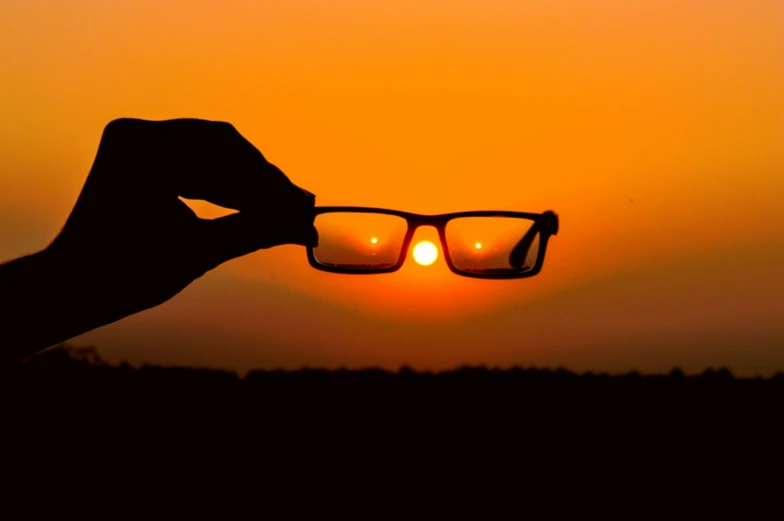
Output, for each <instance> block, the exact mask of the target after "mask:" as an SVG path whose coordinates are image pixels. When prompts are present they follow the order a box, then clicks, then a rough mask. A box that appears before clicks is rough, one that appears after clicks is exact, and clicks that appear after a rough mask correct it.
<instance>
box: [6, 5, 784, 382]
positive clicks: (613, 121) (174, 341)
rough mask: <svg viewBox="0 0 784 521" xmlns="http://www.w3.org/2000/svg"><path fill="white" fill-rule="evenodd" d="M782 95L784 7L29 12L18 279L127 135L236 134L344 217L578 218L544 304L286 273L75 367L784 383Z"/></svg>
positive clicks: (18, 164)
mask: <svg viewBox="0 0 784 521" xmlns="http://www.w3.org/2000/svg"><path fill="white" fill-rule="evenodd" d="M782 93H784V2H781V1H780V0H689V1H685V0H656V1H641V0H625V1H620V0H615V1H612V0H584V1H577V0H571V1H569V0H564V1H545V0H531V1H525V2H523V1H519V0H449V1H447V0H397V1H394V2H391V1H389V0H274V1H258V0H223V1H221V2H215V1H207V0H192V1H189V2H182V1H174V0H132V1H131V0H128V1H119V0H71V1H68V2H65V1H60V0H3V1H2V2H0V261H2V260H8V259H11V258H14V257H17V256H20V255H23V254H25V253H32V252H34V251H37V250H40V249H41V248H43V247H45V246H46V245H47V244H48V243H49V242H50V241H51V240H52V239H53V238H54V236H55V235H56V234H57V232H58V231H59V229H60V227H61V226H62V224H63V223H64V222H65V219H66V217H67V216H68V214H69V212H70V209H71V208H72V206H73V204H74V202H75V201H76V197H77V195H78V193H79V191H80V189H81V187H82V184H83V183H84V180H85V177H86V175H87V173H88V171H89V169H90V166H91V164H92V160H93V157H94V155H95V152H96V149H97V145H98V141H99V138H100V135H101V132H102V129H103V127H104V125H105V124H106V123H108V122H109V121H110V120H112V119H115V118H118V117H123V116H127V117H138V118H146V119H169V118H176V117H195V118H204V119H212V120H222V121H229V122H231V123H232V124H234V126H235V127H236V128H237V129H238V130H239V131H240V132H241V133H242V134H243V135H244V136H245V137H247V138H248V139H249V140H250V141H251V142H252V143H253V144H254V145H256V146H257V147H258V148H259V149H260V150H261V151H262V153H263V154H264V155H265V156H266V157H267V159H269V160H270V161H271V162H273V163H275V164H276V165H278V166H279V167H280V168H281V169H282V170H283V171H284V172H286V174H287V175H288V176H289V177H290V178H291V179H292V180H293V181H294V182H295V183H297V184H298V185H300V186H302V187H303V188H306V189H308V190H309V191H311V192H314V193H315V194H316V195H317V204H318V205H321V206H324V205H334V204H340V205H343V204H345V205H361V206H380V207H386V208H394V209H398V210H407V211H412V212H420V213H440V212H450V211H463V210H485V209H487V210H519V211H530V212H541V211H544V210H548V209H552V210H554V211H556V212H557V213H558V214H559V216H560V220H561V231H560V232H559V234H558V235H557V236H556V237H554V238H553V239H552V240H551V242H550V245H549V247H548V258H547V259H546V261H545V266H544V269H543V271H542V273H541V274H540V275H538V276H536V277H534V278H532V279H528V280H518V281H482V280H472V279H468V278H462V277H458V276H456V275H453V274H451V273H450V272H449V271H448V269H447V267H446V265H445V264H444V261H443V258H441V257H440V258H439V260H438V261H436V263H435V264H433V265H432V266H428V267H423V266H418V265H416V264H415V263H414V262H412V261H411V259H409V260H408V261H407V262H406V265H405V266H404V268H403V269H402V270H401V271H400V272H398V273H395V274H389V275H379V276H370V277H351V276H345V275H333V274H328V273H323V272H319V271H316V270H314V269H312V268H311V267H310V266H309V265H308V263H307V259H306V255H305V250H304V249H303V248H301V247H295V246H284V247H280V248H275V249H272V250H269V251H262V252H258V253H255V254H252V255H249V256H247V257H243V258H241V259H237V260H235V261H232V262H230V263H228V264H226V265H223V266H222V267H220V268H219V269H217V270H215V271H214V272H211V273H209V274H208V275H207V276H205V277H203V278H202V279H200V280H198V281H197V282H195V283H194V284H193V285H191V286H190V287H189V288H187V289H186V290H185V291H184V292H183V293H181V294H180V295H178V296H177V297H175V298H174V299H173V300H171V301H169V302H167V303H165V304H163V305H162V306H159V307H157V308H155V309H152V310H149V311H146V312H143V313H140V314H138V315H135V316H132V317H129V318H127V319H125V320H123V321H121V322H118V323H116V324H113V325H110V326H107V327H104V328H102V329H99V330H96V331H94V332H91V333H88V334H86V335H83V336H82V337H79V338H77V339H74V340H73V343H75V344H77V345H97V346H98V347H99V348H100V351H101V353H102V354H103V356H104V357H105V358H106V359H108V360H109V361H112V362H119V361H121V360H127V361H129V362H131V363H134V364H140V363H144V362H150V363H158V364H188V365H195V366H210V367H220V368H232V369H238V370H246V369H251V368H257V367H258V368H274V367H283V368H298V367H302V366H305V365H307V366H310V367H339V366H345V367H363V366H381V367H385V368H390V369H395V368H398V367H400V366H401V365H403V364H408V365H410V366H412V367H414V368H417V369H446V368H453V367H456V366H459V365H461V364H486V365H489V366H496V365H497V366H501V367H508V366H510V365H516V364H519V365H522V366H534V365H535V366H546V367H558V366H562V367H566V368H568V369H572V370H577V371H585V370H592V371H610V372H625V371H629V370H639V371H641V372H646V373H650V372H661V371H669V370H670V369H672V368H673V367H675V366H679V367H681V368H683V369H684V370H686V371H687V372H694V371H701V370H703V369H704V368H706V367H719V366H726V367H729V368H730V369H731V370H733V371H734V372H735V373H736V374H738V375H754V374H761V375H769V374H771V373H773V372H775V371H781V370H784V95H782ZM195 208H196V209H197V210H199V211H200V212H206V214H205V215H213V214H211V213H210V212H211V211H212V210H211V209H209V208H205V205H198V204H197V205H196V206H195ZM139 211H140V212H142V211H144V208H139ZM426 238H435V232H434V231H432V230H420V231H418V232H417V237H416V239H426ZM67 302H68V296H66V295H64V296H63V303H64V305H67Z"/></svg>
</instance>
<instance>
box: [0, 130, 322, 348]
mask: <svg viewBox="0 0 784 521" xmlns="http://www.w3.org/2000/svg"><path fill="white" fill-rule="evenodd" d="M178 196H182V197H184V198H187V199H203V200H206V201H209V202H211V203H214V204H217V205H219V206H223V207H227V208H232V209H235V210H238V213H235V214H232V215H228V216H225V217H221V218H219V219H214V220H204V219H200V218H198V217H197V216H196V215H195V214H194V213H193V211H192V210H191V209H190V208H188V206H187V205H186V204H185V203H183V202H182V201H181V200H179V198H178ZM314 203H315V196H314V195H313V194H311V193H309V192H306V191H304V190H302V189H300V188H298V187H297V186H296V185H294V184H293V183H292V182H291V181H289V179H288V178H287V177H286V176H285V175H284V174H283V173H282V172H281V171H280V170H279V169H278V168H277V167H275V166H274V165H272V164H270V163H269V162H267V161H266V159H264V156H262V154H261V153H260V152H259V151H258V150H257V149H256V148H255V147H254V146H253V145H251V144H250V143H249V142H248V141H247V140H246V139H245V138H243V137H242V136H241V135H240V134H239V133H238V132H237V131H236V130H235V129H234V127H232V126H231V125H229V124H228V123H219V122H211V121H203V120H195V119H178V120H170V121H157V122H156V121H144V120H138V119H120V120H116V121H113V122H111V123H109V125H107V127H106V129H105V130H104V133H103V136H102V138H101V142H100V145H99V148H98V153H97V156H96V158H95V162H94V164H93V167H92V170H91V171H90V174H89V176H88V178H87V181H86V182H85V185H84V188H83V189H82V193H81V194H80V196H79V198H78V200H77V202H76V205H75V207H74V209H73V211H72V213H71V215H70V217H69V218H68V220H67V222H66V224H65V226H64V227H63V229H62V231H61V232H60V234H59V235H58V237H57V238H56V239H55V240H54V241H53V242H52V244H51V245H50V246H49V247H48V248H46V250H44V251H43V252H41V253H40V254H38V257H39V259H38V261H37V262H36V263H35V264H33V263H32V262H31V263H29V265H30V266H33V265H34V266H36V267H37V268H35V269H37V270H38V271H39V272H45V274H44V273H39V279H40V280H42V281H46V282H42V283H41V284H47V285H48V286H50V287H52V288H53V289H54V288H56V289H57V290H58V291H59V292H65V293H67V295H61V296H62V297H66V298H67V301H66V302H63V306H73V307H75V308H76V309H78V310H79V313H78V314H79V317H78V318H76V317H73V318H72V320H76V321H77V322H79V327H76V328H75V330H74V331H71V329H74V325H71V327H70V328H68V329H69V333H68V334H69V336H66V337H65V338H59V337H58V336H57V335H54V336H52V335H49V336H47V340H46V342H48V343H47V344H46V345H51V344H52V343H56V342H59V341H62V340H65V339H67V338H69V337H70V336H73V334H71V333H74V334H79V333H81V332H83V331H82V330H85V331H86V330H89V329H92V328H94V327H98V326H100V325H103V324H106V323H109V322H113V321H115V320H118V319H120V318H123V317H125V316H127V315H130V314H132V313H136V312H138V311H141V310H144V309H147V308H150V307H153V306H156V305H158V304H160V303H162V302H165V301H166V300H168V299H170V298H171V297H173V296H174V295H176V294H177V293H178V292H180V291H181V290H182V289H183V288H185V287H186V286H187V285H188V284H190V283H191V282H192V281H193V280H195V279H196V278H198V277H200V276H201V275H203V274H204V273H205V272H207V271H209V270H211V269H213V268H215V267H216V266H218V265H220V264H221V263H223V262H225V261H227V260H230V259H233V258H235V257H238V256H241V255H245V254H247V253H250V252H253V251H256V250H258V249H261V248H269V247H272V246H276V245H280V244H299V245H310V244H314V245H315V244H316V242H317V234H316V230H315V228H314V226H313V219H314V215H313V211H312V210H313V206H314ZM22 260H24V259H20V260H19V261H15V262H16V263H18V262H20V261H22ZM11 264H14V263H11ZM6 266H9V265H6ZM6 266H2V267H6ZM9 268H10V266H9ZM19 269H22V267H20V266H17V268H16V271H17V272H19ZM1 273H2V272H0V274H1ZM7 273H10V272H9V271H7ZM22 278H23V279H24V277H22ZM6 279H8V277H6ZM0 286H2V281H1V280H0ZM20 291H21V289H20ZM39 293H40V292H39ZM31 298H32V297H31ZM42 298H43V296H42ZM39 305H40V303H39ZM41 327H44V328H46V327H47V324H41ZM85 328H86V329H85ZM60 329H63V327H60ZM59 336H62V334H61V335H59ZM55 337H57V338H55ZM46 345H44V346H38V348H39V349H40V348H42V347H46Z"/></svg>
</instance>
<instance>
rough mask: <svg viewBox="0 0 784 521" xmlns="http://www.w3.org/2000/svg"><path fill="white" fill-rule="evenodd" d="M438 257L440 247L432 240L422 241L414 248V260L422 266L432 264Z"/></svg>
mask: <svg viewBox="0 0 784 521" xmlns="http://www.w3.org/2000/svg"><path fill="white" fill-rule="evenodd" d="M437 258H438V249H436V246H435V244H433V243H432V242H430V241H422V242H420V243H419V244H417V245H416V247H415V248H414V260H415V261H417V263H419V264H421V265H422V266H430V265H431V264H433V263H434V262H435V261H436V259H437Z"/></svg>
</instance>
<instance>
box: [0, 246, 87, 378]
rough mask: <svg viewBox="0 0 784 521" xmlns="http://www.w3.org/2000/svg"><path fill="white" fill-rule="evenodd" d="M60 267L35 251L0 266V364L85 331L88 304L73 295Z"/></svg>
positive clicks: (68, 278)
mask: <svg viewBox="0 0 784 521" xmlns="http://www.w3.org/2000/svg"><path fill="white" fill-rule="evenodd" d="M68 271H69V270H68V268H67V267H66V266H65V264H64V263H61V262H58V261H57V259H56V258H55V257H54V255H53V254H52V253H51V252H49V251H47V250H44V251H41V252H39V253H35V254H33V255H28V256H26V257H22V258H19V259H16V260H13V261H11V262H8V263H5V264H2V265H0V310H2V312H1V313H2V314H0V335H2V336H0V360H2V362H3V364H7V363H12V362H15V361H19V360H22V359H23V358H25V357H27V356H29V355H31V354H33V353H35V352H37V351H40V350H41V349H44V348H46V347H49V346H51V345H54V344H57V343H60V342H63V341H65V340H68V339H69V338H72V337H74V336H77V335H79V334H81V333H84V332H86V331H89V330H90V329H93V328H94V327H97V325H96V324H93V322H94V317H95V313H94V311H93V310H92V309H90V308H92V307H94V304H93V303H90V302H89V299H88V298H85V297H87V296H86V295H81V294H79V292H78V290H77V288H78V280H76V279H75V277H74V276H73V275H75V274H69V273H68Z"/></svg>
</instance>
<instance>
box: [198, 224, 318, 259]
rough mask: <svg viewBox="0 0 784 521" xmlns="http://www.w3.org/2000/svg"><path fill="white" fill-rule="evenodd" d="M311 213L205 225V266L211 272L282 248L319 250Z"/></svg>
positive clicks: (203, 253)
mask: <svg viewBox="0 0 784 521" xmlns="http://www.w3.org/2000/svg"><path fill="white" fill-rule="evenodd" d="M313 220H314V215H313V214H312V212H298V213H297V214H296V215H283V214H280V213H273V214H267V213H265V214H258V213H252V214H248V213H245V212H239V213H234V214H231V215H227V216H225V217H220V218H218V219H212V220H205V221H202V225H201V227H202V232H201V233H200V234H199V239H198V240H199V241H200V242H201V244H200V245H199V246H200V250H201V252H202V257H203V262H204V264H205V268H206V270H211V269H213V268H215V267H217V266H219V265H220V264H223V263H224V262H226V261H229V260H231V259H234V258H236V257H241V256H242V255H247V254H248V253H252V252H254V251H257V250H260V249H266V248H272V247H274V246H280V245H282V244H298V245H301V246H317V245H318V233H317V232H316V228H315V226H314V225H313Z"/></svg>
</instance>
